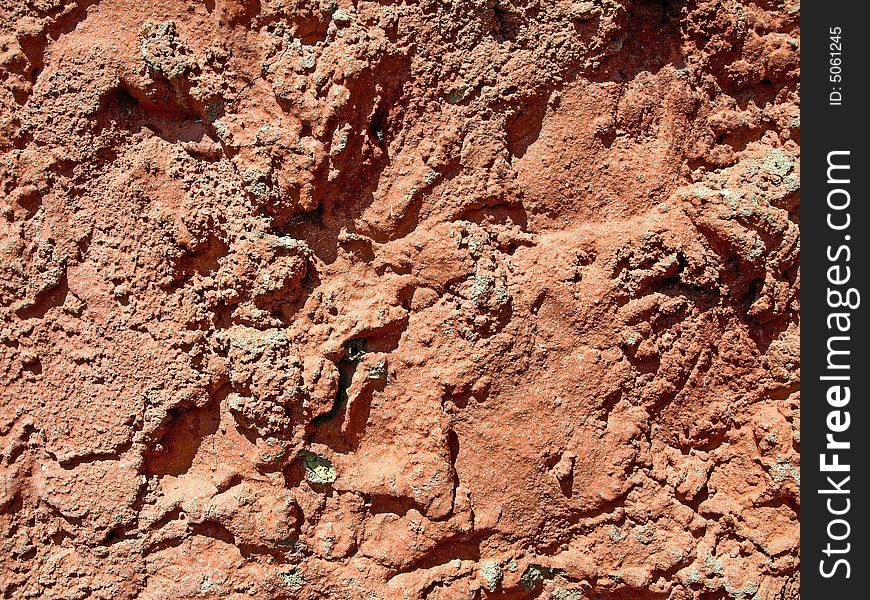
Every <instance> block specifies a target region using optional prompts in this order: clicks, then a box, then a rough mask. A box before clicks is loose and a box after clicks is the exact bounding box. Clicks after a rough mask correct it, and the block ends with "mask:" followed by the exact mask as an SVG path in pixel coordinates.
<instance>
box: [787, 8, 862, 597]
mask: <svg viewBox="0 0 870 600" xmlns="http://www.w3.org/2000/svg"><path fill="white" fill-rule="evenodd" d="M865 9H866V4H865V3H862V2H819V1H815V2H804V3H803V5H802V6H801V239H802V243H801V282H802V285H801V309H802V310H801V425H802V427H801V430H802V431H801V477H802V484H801V593H802V596H803V597H804V598H807V599H810V600H812V599H815V598H843V599H851V598H856V599H857V598H866V597H868V596H867V594H868V591H867V589H868V584H867V572H868V564H867V561H866V559H867V556H868V552H867V549H868V548H870V537H868V528H867V511H868V510H870V503H868V483H870V469H868V468H867V461H868V460H870V431H868V426H870V415H868V409H867V405H868V401H870V397H868V381H870V361H868V352H867V344H868V342H870V340H868V337H867V331H868V330H867V320H868V319H867V313H868V310H870V285H868V277H870V252H868V246H870V228H868V226H870V214H868V212H870V211H868V210H867V203H868V200H870V196H868V186H867V181H868V180H870V164H868V161H867V152H866V150H865V144H866V143H867V141H868V140H867V129H868V128H867V126H866V123H867V119H868V115H867V106H868V101H867V97H866V95H865V91H864V88H865V78H866V77H867V76H868V70H870V69H868V63H870V30H868V24H867V22H866V20H865V19H863V18H861V17H862V16H863V13H864V12H865Z"/></svg>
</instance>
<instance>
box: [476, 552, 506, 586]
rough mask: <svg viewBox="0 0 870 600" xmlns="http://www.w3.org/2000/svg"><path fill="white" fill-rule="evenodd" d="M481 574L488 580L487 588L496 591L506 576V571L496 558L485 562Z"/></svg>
mask: <svg viewBox="0 0 870 600" xmlns="http://www.w3.org/2000/svg"><path fill="white" fill-rule="evenodd" d="M480 574H481V575H483V580H484V581H486V589H487V590H489V591H490V592H494V591H496V590H497V589H498V586H499V585H501V580H502V579H503V578H504V573H503V572H502V570H501V565H500V564H498V563H497V562H496V561H494V560H488V561H486V562H485V563H483V566H482V567H481V568H480Z"/></svg>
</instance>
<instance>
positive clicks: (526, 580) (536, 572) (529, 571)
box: [520, 564, 552, 592]
mask: <svg viewBox="0 0 870 600" xmlns="http://www.w3.org/2000/svg"><path fill="white" fill-rule="evenodd" d="M551 575H552V571H550V569H548V568H547V567H545V566H543V565H536V564H531V565H529V566H528V567H526V569H525V571H523V574H522V575H520V585H521V586H522V587H523V589H524V590H526V591H529V592H530V591H532V590H533V589H535V588H536V587H538V586H539V585H541V584H542V583H543V582H544V580H545V579H547V578H549V577H550V576H551Z"/></svg>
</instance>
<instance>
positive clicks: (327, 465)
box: [302, 451, 338, 485]
mask: <svg viewBox="0 0 870 600" xmlns="http://www.w3.org/2000/svg"><path fill="white" fill-rule="evenodd" d="M302 459H303V460H304V461H305V479H307V480H308V481H310V482H311V483H314V484H317V485H328V484H330V483H333V482H334V481H335V480H336V478H337V477H338V472H337V471H336V470H335V466H334V465H333V464H332V462H330V461H329V459H327V458H324V457H323V456H320V455H319V454H315V453H314V452H305V451H303V452H302Z"/></svg>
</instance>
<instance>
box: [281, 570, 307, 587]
mask: <svg viewBox="0 0 870 600" xmlns="http://www.w3.org/2000/svg"><path fill="white" fill-rule="evenodd" d="M278 576H279V577H280V578H281V580H282V581H283V582H284V585H286V586H287V587H288V588H290V589H291V590H299V589H302V587H303V586H305V578H304V577H303V576H302V573H300V572H299V570H298V569H290V570H289V571H284V572H282V573H278Z"/></svg>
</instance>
